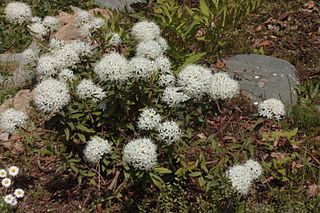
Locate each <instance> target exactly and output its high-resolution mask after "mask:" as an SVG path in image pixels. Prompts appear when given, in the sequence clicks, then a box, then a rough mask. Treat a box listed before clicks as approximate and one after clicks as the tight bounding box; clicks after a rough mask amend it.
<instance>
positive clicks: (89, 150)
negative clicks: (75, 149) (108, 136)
mask: <svg viewBox="0 0 320 213" xmlns="http://www.w3.org/2000/svg"><path fill="white" fill-rule="evenodd" d="M110 151H111V146H110V144H109V142H108V141H107V140H104V139H102V138H100V137H98V136H95V137H93V138H92V139H91V140H89V141H88V142H87V145H86V148H85V149H84V151H83V153H84V156H85V158H86V159H87V160H88V161H89V162H90V163H98V162H99V161H100V160H101V159H102V157H103V155H104V154H107V153H109V152H110Z"/></svg>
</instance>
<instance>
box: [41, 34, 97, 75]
mask: <svg viewBox="0 0 320 213" xmlns="http://www.w3.org/2000/svg"><path fill="white" fill-rule="evenodd" d="M50 47H51V53H48V54H44V55H42V56H41V57H40V59H39V61H38V65H37V68H36V70H37V73H38V74H40V75H45V76H46V77H48V76H52V75H56V74H57V73H58V70H62V69H67V68H70V67H75V65H76V64H77V63H79V62H80V61H81V57H85V56H89V55H91V54H92V46H91V45H90V44H88V43H86V42H82V41H78V40H75V41H72V42H70V43H64V42H63V41H60V40H58V39H51V41H50Z"/></svg>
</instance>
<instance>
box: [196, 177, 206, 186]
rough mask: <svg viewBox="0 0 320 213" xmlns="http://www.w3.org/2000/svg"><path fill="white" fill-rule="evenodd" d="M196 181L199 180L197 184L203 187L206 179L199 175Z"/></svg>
mask: <svg viewBox="0 0 320 213" xmlns="http://www.w3.org/2000/svg"><path fill="white" fill-rule="evenodd" d="M198 181H199V184H200V186H201V187H203V186H204V185H206V181H205V180H204V178H203V177H199V179H198Z"/></svg>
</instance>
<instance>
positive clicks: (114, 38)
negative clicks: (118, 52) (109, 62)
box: [108, 33, 122, 46]
mask: <svg viewBox="0 0 320 213" xmlns="http://www.w3.org/2000/svg"><path fill="white" fill-rule="evenodd" d="M121 42H122V40H121V37H120V35H119V34H118V33H110V39H109V41H108V45H110V46H118V45H119V44H121Z"/></svg>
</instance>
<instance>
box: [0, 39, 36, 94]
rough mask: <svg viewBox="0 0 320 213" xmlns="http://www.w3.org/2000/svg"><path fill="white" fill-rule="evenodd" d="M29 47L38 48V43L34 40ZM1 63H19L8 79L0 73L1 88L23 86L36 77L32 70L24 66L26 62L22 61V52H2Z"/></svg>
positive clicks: (0, 55)
mask: <svg viewBox="0 0 320 213" xmlns="http://www.w3.org/2000/svg"><path fill="white" fill-rule="evenodd" d="M28 48H31V49H35V48H37V44H36V43H35V42H32V43H31V44H30V46H29V47H28ZM0 64H19V66H18V67H17V69H16V70H15V71H14V72H13V74H12V76H11V77H9V78H8V79H6V78H3V76H1V75H0V88H6V89H9V88H17V87H23V86H25V85H26V84H27V83H28V82H29V81H30V80H31V79H32V78H33V77H34V73H33V72H32V71H30V70H28V69H25V68H24V66H25V64H23V62H22V53H13V54H9V53H6V54H0Z"/></svg>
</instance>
